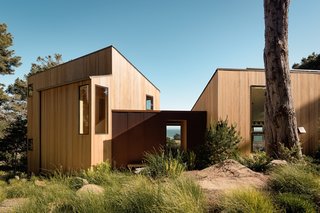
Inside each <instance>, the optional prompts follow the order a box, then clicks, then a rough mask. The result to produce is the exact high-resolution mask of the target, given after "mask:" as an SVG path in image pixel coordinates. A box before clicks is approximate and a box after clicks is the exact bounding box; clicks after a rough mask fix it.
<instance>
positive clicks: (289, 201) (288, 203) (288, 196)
mask: <svg viewBox="0 0 320 213" xmlns="http://www.w3.org/2000/svg"><path fill="white" fill-rule="evenodd" d="M274 200H275V202H276V204H277V205H278V206H279V208H281V210H282V211H283V212H295V213H304V212H306V213H316V212H317V207H316V205H315V204H314V203H313V202H312V201H310V200H308V199H307V198H305V197H303V195H302V196H301V195H297V194H292V193H283V194H281V193H280V194H278V195H276V196H275V199H274Z"/></svg>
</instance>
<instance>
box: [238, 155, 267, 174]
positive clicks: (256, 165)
mask: <svg viewBox="0 0 320 213" xmlns="http://www.w3.org/2000/svg"><path fill="white" fill-rule="evenodd" d="M238 161H239V162H240V163H241V164H243V165H244V166H246V167H248V168H249V169H251V170H253V171H256V172H265V171H266V170H267V169H268V165H269V163H270V162H271V158H270V157H268V156H267V154H266V152H263V151H259V152H255V153H252V154H250V155H248V156H243V157H239V159H238Z"/></svg>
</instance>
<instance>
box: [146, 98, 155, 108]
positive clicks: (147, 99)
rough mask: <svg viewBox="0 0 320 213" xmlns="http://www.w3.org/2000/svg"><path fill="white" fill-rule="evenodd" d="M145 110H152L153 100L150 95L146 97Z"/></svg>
mask: <svg viewBox="0 0 320 213" xmlns="http://www.w3.org/2000/svg"><path fill="white" fill-rule="evenodd" d="M149 100H151V109H148V101H149ZM146 110H154V98H153V96H152V95H146Z"/></svg>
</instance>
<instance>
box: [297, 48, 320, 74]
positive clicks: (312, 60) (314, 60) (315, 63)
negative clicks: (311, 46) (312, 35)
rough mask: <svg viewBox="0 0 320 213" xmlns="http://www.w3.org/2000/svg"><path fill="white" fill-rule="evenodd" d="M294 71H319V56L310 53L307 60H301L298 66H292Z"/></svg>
mask: <svg viewBox="0 0 320 213" xmlns="http://www.w3.org/2000/svg"><path fill="white" fill-rule="evenodd" d="M292 68H294V69H310V70H320V54H316V53H314V52H313V53H312V54H311V55H309V56H308V57H307V58H302V59H301V62H300V64H297V63H295V64H293V66H292Z"/></svg>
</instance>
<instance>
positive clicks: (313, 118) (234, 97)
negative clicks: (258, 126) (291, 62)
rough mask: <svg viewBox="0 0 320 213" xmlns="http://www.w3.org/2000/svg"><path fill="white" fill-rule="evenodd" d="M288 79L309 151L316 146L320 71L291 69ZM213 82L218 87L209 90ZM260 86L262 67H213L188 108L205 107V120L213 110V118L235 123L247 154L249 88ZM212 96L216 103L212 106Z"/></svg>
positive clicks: (319, 130)
mask: <svg viewBox="0 0 320 213" xmlns="http://www.w3.org/2000/svg"><path fill="white" fill-rule="evenodd" d="M215 79H216V80H215ZM291 79H292V94H293V99H294V106H295V109H296V115H297V123H298V126H303V127H305V129H306V131H307V134H304V135H300V139H301V141H302V145H303V152H304V153H308V154H311V153H312V152H314V150H315V149H316V148H317V147H318V146H319V145H320V84H319V82H320V73H319V72H307V71H294V72H291ZM213 85H218V89H216V90H213V89H212V87H213ZM264 85H265V76H264V72H263V70H253V69H246V70H232V69H229V70H223V69H220V70H217V71H216V73H215V74H214V76H213V78H212V79H211V80H210V81H209V83H208V85H207V86H206V88H205V90H204V91H203V93H202V95H201V96H200V98H199V100H198V101H197V102H196V104H195V106H194V107H193V109H192V110H198V109H201V110H207V111H208V114H207V116H208V122H210V121H212V118H213V117H214V116H212V114H215V113H216V111H217V117H216V119H217V118H222V119H225V118H226V117H228V120H229V122H230V123H235V124H237V126H238V130H239V131H240V134H241V136H242V138H243V142H242V143H241V144H240V148H241V149H242V151H243V152H245V153H248V152H250V150H251V133H250V116H251V112H250V110H251V103H250V87H251V86H264ZM216 96H217V97H218V98H217V101H216V102H214V103H215V105H216V106H214V107H212V99H213V98H215V97H216ZM213 120H214V119H213Z"/></svg>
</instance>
